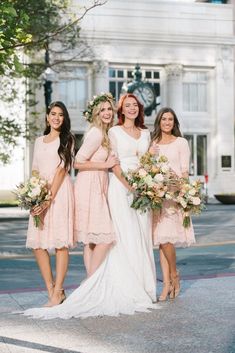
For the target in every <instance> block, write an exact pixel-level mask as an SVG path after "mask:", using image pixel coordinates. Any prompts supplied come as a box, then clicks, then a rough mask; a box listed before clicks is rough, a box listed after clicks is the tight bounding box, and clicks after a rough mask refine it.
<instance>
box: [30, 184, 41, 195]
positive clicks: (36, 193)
mask: <svg viewBox="0 0 235 353" xmlns="http://www.w3.org/2000/svg"><path fill="white" fill-rule="evenodd" d="M40 193H41V188H40V187H39V186H36V187H35V188H33V189H32V190H31V192H30V193H29V196H32V197H36V196H39V195H40Z"/></svg>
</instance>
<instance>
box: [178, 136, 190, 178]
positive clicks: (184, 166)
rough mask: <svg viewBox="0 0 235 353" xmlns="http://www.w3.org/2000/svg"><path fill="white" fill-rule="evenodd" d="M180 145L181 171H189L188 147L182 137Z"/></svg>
mask: <svg viewBox="0 0 235 353" xmlns="http://www.w3.org/2000/svg"><path fill="white" fill-rule="evenodd" d="M181 141H182V142H181V146H180V169H181V173H188V172H189V159H190V149H189V145H188V141H187V140H186V139H185V138H182V140H181Z"/></svg>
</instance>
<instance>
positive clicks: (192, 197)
mask: <svg viewBox="0 0 235 353" xmlns="http://www.w3.org/2000/svg"><path fill="white" fill-rule="evenodd" d="M178 182H179V190H178V191H176V192H175V193H174V196H173V197H172V199H173V200H174V201H175V202H176V203H177V204H178V206H179V208H180V209H181V210H182V213H183V226H184V227H185V228H188V227H189V226H190V216H191V215H193V214H199V213H201V211H202V210H203V208H204V203H203V195H202V182H201V181H200V180H195V181H192V182H190V181H189V180H188V179H184V178H179V180H178Z"/></svg>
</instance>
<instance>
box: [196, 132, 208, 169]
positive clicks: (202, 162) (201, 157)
mask: <svg viewBox="0 0 235 353" xmlns="http://www.w3.org/2000/svg"><path fill="white" fill-rule="evenodd" d="M206 151H207V138H206V135H198V136H197V174H198V175H205V174H206V172H207V158H206Z"/></svg>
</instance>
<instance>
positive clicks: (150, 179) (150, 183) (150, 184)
mask: <svg viewBox="0 0 235 353" xmlns="http://www.w3.org/2000/svg"><path fill="white" fill-rule="evenodd" d="M144 181H145V183H146V184H147V185H148V186H149V187H152V186H153V185H154V183H153V179H152V177H151V175H148V176H146V178H144Z"/></svg>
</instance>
